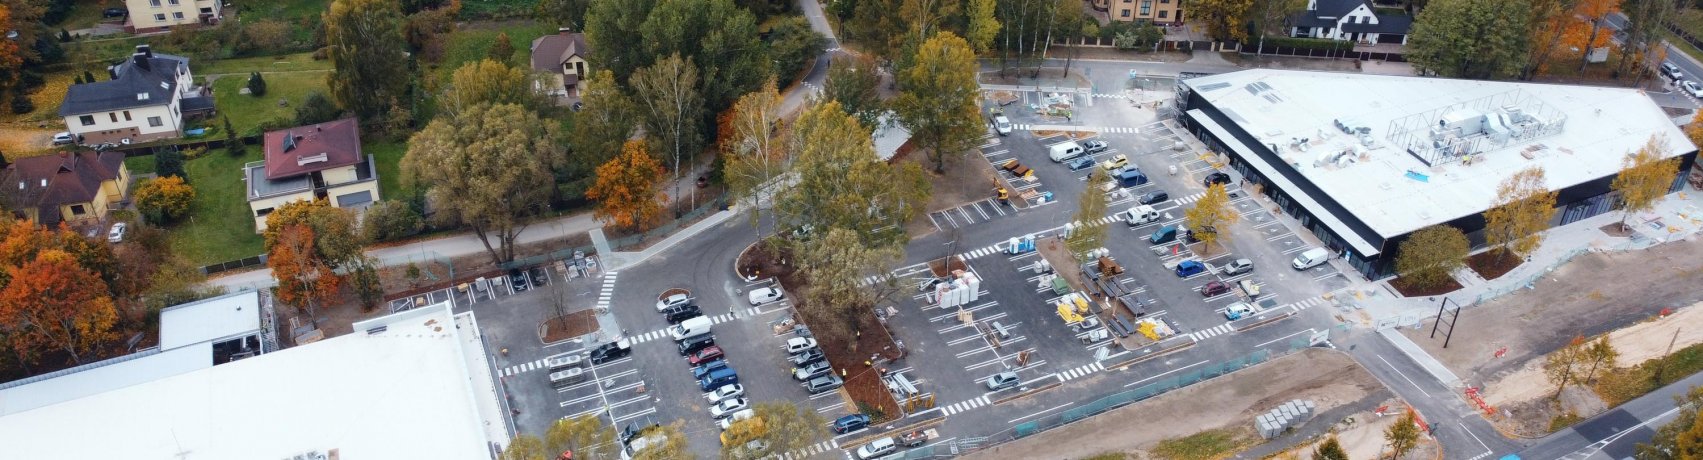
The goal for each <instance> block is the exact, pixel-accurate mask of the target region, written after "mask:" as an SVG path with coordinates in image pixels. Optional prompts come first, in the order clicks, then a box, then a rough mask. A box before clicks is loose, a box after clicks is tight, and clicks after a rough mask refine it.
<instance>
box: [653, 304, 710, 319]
mask: <svg viewBox="0 0 1703 460" xmlns="http://www.w3.org/2000/svg"><path fill="white" fill-rule="evenodd" d="M699 316H704V312H703V309H701V308H698V306H697V305H692V304H685V305H675V306H672V307H668V309H667V310H663V311H662V319H665V320H668V324H680V322H681V321H685V320H688V319H692V318H697V317H699Z"/></svg>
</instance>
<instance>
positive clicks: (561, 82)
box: [532, 28, 591, 97]
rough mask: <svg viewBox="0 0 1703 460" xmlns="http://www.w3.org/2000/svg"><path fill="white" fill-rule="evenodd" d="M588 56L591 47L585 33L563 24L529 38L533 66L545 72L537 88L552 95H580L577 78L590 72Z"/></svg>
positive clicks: (578, 79)
mask: <svg viewBox="0 0 1703 460" xmlns="http://www.w3.org/2000/svg"><path fill="white" fill-rule="evenodd" d="M588 57H591V47H590V46H587V45H586V43H585V34H578V33H573V32H569V31H568V29H566V28H563V29H557V32H556V34H555V35H545V36H542V37H538V38H537V39H534V40H532V70H534V71H537V72H541V73H543V74H544V76H543V78H540V79H538V83H536V85H537V88H536V89H537V90H538V91H539V92H542V93H544V94H549V95H551V96H557V97H564V96H566V97H579V81H580V80H581V79H584V78H585V77H586V76H588V75H591V74H590V73H589V72H591V69H590V68H589V66H588V65H587V64H586V58H588Z"/></svg>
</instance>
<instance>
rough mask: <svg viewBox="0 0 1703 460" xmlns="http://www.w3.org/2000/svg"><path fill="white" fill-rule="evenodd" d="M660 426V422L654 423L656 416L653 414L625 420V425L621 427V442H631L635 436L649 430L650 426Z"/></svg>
mask: <svg viewBox="0 0 1703 460" xmlns="http://www.w3.org/2000/svg"><path fill="white" fill-rule="evenodd" d="M660 426H662V424H659V423H656V416H655V415H654V414H647V415H645V416H643V417H639V418H636V419H633V421H631V422H627V426H626V427H625V428H622V429H621V444H626V443H629V442H632V441H633V438H637V437H639V435H643V434H645V432H646V431H650V429H651V428H656V427H660Z"/></svg>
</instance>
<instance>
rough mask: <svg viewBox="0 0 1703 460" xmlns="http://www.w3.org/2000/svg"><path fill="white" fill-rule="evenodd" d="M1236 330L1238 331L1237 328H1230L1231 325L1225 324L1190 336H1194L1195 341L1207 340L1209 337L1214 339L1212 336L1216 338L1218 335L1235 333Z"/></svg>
mask: <svg viewBox="0 0 1703 460" xmlns="http://www.w3.org/2000/svg"><path fill="white" fill-rule="evenodd" d="M1234 330H1236V328H1235V327H1232V326H1230V323H1224V324H1220V325H1217V326H1214V327H1213V328H1212V329H1207V330H1204V331H1198V332H1195V333H1193V334H1189V335H1191V336H1194V339H1195V340H1206V338H1207V337H1212V336H1216V335H1220V334H1225V333H1229V332H1230V331H1234Z"/></svg>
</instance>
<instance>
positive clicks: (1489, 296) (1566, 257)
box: [1472, 248, 1590, 305]
mask: <svg viewBox="0 0 1703 460" xmlns="http://www.w3.org/2000/svg"><path fill="white" fill-rule="evenodd" d="M1589 251H1590V248H1578V249H1574V250H1572V251H1568V252H1567V253H1566V254H1563V255H1562V256H1561V258H1560V259H1556V260H1555V262H1552V263H1550V264H1549V265H1548V266H1545V267H1543V269H1542V270H1538V271H1537V272H1536V273H1532V274H1530V275H1527V276H1526V277H1525V278H1524V279H1521V280H1520V281H1519V282H1515V283H1509V284H1505V285H1503V286H1502V287H1501V288H1497V289H1491V290H1488V291H1485V292H1483V293H1481V294H1479V295H1478V298H1476V299H1473V301H1472V305H1478V304H1481V303H1484V302H1489V301H1492V300H1496V298H1498V297H1502V296H1505V295H1508V294H1513V293H1514V291H1518V290H1521V289H1525V288H1528V287H1531V286H1532V284H1533V283H1537V280H1539V279H1542V278H1543V277H1544V276H1545V275H1548V274H1549V271H1550V270H1554V269H1556V268H1557V267H1560V266H1561V265H1562V264H1565V263H1567V262H1570V261H1572V260H1573V258H1574V257H1578V256H1579V255H1580V254H1584V253H1586V252H1589Z"/></svg>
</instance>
